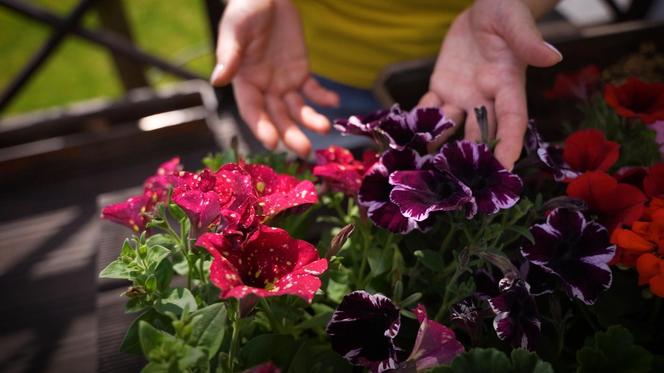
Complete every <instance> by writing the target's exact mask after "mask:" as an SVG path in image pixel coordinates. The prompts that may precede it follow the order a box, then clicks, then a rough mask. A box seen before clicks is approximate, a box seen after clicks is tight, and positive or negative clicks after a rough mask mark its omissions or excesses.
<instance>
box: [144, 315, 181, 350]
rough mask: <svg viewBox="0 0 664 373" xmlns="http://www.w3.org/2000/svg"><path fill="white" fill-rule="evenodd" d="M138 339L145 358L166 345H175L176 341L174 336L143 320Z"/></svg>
mask: <svg viewBox="0 0 664 373" xmlns="http://www.w3.org/2000/svg"><path fill="white" fill-rule="evenodd" d="M138 338H139V340H140V342H141V349H142V350H143V355H145V356H148V355H149V354H150V352H151V351H152V350H154V349H157V348H159V346H161V345H163V344H165V343H175V341H176V338H175V337H174V336H172V335H170V334H168V333H166V332H163V331H161V330H158V329H156V328H155V327H154V326H152V325H150V324H148V323H147V322H145V321H143V320H141V321H139V322H138Z"/></svg>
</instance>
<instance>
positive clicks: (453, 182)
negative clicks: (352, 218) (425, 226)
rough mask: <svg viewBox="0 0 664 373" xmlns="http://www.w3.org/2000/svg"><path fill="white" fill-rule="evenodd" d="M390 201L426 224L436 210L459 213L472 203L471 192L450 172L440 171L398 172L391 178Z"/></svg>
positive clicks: (406, 213) (408, 216)
mask: <svg viewBox="0 0 664 373" xmlns="http://www.w3.org/2000/svg"><path fill="white" fill-rule="evenodd" d="M390 184H391V185H393V186H394V188H393V189H392V192H390V200H391V201H392V202H393V203H394V204H395V205H397V206H399V210H400V211H401V214H402V215H403V216H405V217H407V218H411V219H413V220H415V221H418V222H419V221H423V220H426V219H428V218H429V215H430V214H431V213H433V212H436V211H456V210H459V209H461V208H462V207H463V206H464V205H465V204H466V203H469V202H471V201H472V199H473V197H472V193H471V191H470V189H469V188H468V187H467V186H466V185H465V184H463V183H462V182H461V181H459V179H457V178H456V177H455V176H454V175H452V174H450V173H449V172H445V171H439V170H435V169H434V170H412V171H410V170H409V171H396V172H393V173H392V174H391V175H390Z"/></svg>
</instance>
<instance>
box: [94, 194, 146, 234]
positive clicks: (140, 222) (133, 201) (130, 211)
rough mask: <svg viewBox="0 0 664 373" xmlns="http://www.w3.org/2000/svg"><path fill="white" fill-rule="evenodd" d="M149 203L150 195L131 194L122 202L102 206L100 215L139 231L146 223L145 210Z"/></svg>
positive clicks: (143, 228)
mask: <svg viewBox="0 0 664 373" xmlns="http://www.w3.org/2000/svg"><path fill="white" fill-rule="evenodd" d="M149 203H150V197H148V196H146V195H138V196H133V197H130V198H129V199H127V200H126V201H124V202H120V203H114V204H112V205H108V206H106V207H104V209H103V210H102V212H101V217H102V218H103V219H107V220H110V221H112V222H114V223H118V224H122V225H125V226H127V227H129V228H131V229H132V230H133V231H134V232H140V231H143V230H145V226H146V225H147V223H148V219H147V217H146V216H145V212H146V209H147V206H148V204H149Z"/></svg>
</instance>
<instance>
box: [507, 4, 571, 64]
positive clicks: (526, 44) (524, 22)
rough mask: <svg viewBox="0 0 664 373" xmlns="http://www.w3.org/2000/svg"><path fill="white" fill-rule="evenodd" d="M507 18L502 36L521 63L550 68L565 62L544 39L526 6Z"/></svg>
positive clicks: (508, 13) (509, 14)
mask: <svg viewBox="0 0 664 373" xmlns="http://www.w3.org/2000/svg"><path fill="white" fill-rule="evenodd" d="M505 16H506V17H505V18H504V21H503V22H502V31H503V32H502V34H503V35H502V36H503V38H504V39H505V41H506V42H507V44H508V45H509V46H510V48H511V49H512V51H513V52H514V54H515V55H516V57H517V58H518V59H519V60H521V62H524V63H526V64H528V65H532V66H536V67H549V66H553V65H555V64H557V63H558V62H560V61H562V60H563V55H562V54H561V53H560V52H559V51H558V50H557V49H556V48H555V47H554V46H553V45H551V44H549V43H547V42H545V41H544V40H543V39H542V34H540V32H539V30H538V29H537V26H536V25H535V20H534V19H533V16H532V14H531V13H530V11H529V10H528V9H527V8H526V7H525V6H524V7H519V8H518V9H513V11H512V12H507V14H505Z"/></svg>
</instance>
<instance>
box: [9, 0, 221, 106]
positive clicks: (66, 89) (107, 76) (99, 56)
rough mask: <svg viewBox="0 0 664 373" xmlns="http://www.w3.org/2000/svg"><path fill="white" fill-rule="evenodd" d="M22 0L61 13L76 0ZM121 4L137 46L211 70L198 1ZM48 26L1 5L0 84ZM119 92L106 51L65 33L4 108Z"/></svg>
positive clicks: (154, 80) (159, 79) (89, 23)
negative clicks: (62, 40)
mask: <svg viewBox="0 0 664 373" xmlns="http://www.w3.org/2000/svg"><path fill="white" fill-rule="evenodd" d="M23 1H30V2H31V3H33V4H34V5H37V6H41V7H45V8H47V9H49V10H50V11H52V12H55V13H57V14H60V15H63V16H64V15H66V13H68V12H69V11H71V9H72V8H73V7H74V6H75V5H76V3H77V0H23ZM108 1H120V0H108ZM124 8H125V11H126V14H127V17H128V19H129V22H130V26H131V29H132V32H133V36H134V39H135V41H136V44H137V45H138V47H139V48H141V49H143V50H145V51H147V52H149V53H152V54H155V55H157V56H159V57H162V58H164V59H166V60H168V61H170V62H171V63H174V64H178V65H182V66H185V67H187V68H188V69H190V70H191V71H192V72H194V73H197V74H199V75H201V76H207V75H208V74H209V73H210V71H211V69H212V66H213V55H212V48H211V41H210V33H209V27H208V20H207V16H206V14H205V8H204V2H203V1H201V0H178V1H173V0H171V1H164V0H124ZM98 24H99V21H98V16H97V12H96V9H93V10H91V11H89V12H88V13H87V15H86V16H85V18H84V21H83V25H84V26H85V27H88V28H91V29H95V28H97V27H98ZM51 32H52V28H51V27H49V26H46V25H43V24H40V23H37V22H35V21H32V20H30V19H28V18H26V17H24V16H22V15H19V14H18V13H14V12H12V11H9V10H7V9H5V8H3V7H0V61H1V68H0V89H4V88H5V87H6V85H7V84H8V83H9V81H10V80H11V79H12V77H13V76H14V75H15V74H16V73H17V72H18V71H19V70H20V69H21V68H22V66H24V64H25V63H26V62H27V61H28V60H29V58H30V57H31V56H32V55H33V54H34V53H35V52H36V51H37V50H38V49H39V48H40V46H41V45H42V44H43V43H44V41H45V40H46V39H47V38H48V36H49V35H50V34H51ZM147 77H148V80H149V82H150V83H151V84H152V85H153V86H160V85H163V84H167V83H168V82H172V81H174V80H175V78H173V77H171V76H168V75H164V74H162V73H161V72H160V71H158V70H156V69H149V70H148V71H147ZM122 93H123V89H122V85H121V83H120V81H119V79H118V76H117V73H116V71H115V67H114V66H113V63H112V59H111V55H110V53H109V52H108V51H107V50H106V49H104V48H103V47H100V46H98V45H96V44H92V43H90V42H88V41H86V40H83V39H80V38H78V37H76V36H69V37H67V38H66V39H65V40H64V42H63V43H62V44H61V45H60V46H59V47H58V48H57V50H56V51H55V52H54V54H53V55H52V56H51V58H49V59H48V61H47V62H46V63H45V64H44V65H42V67H41V69H40V70H39V71H38V73H37V74H36V75H34V76H33V77H32V78H31V80H30V82H29V83H28V84H27V85H26V86H25V87H24V89H23V90H22V91H21V92H20V93H19V95H18V96H16V97H15V98H14V100H13V101H12V103H11V104H10V106H9V107H8V108H7V111H6V112H5V114H7V115H14V114H17V113H21V112H27V111H31V110H35V109H42V108H48V107H52V106H58V105H62V104H67V103H71V102H75V101H80V100H86V99H91V98H95V97H109V98H113V97H119V96H121V95H122Z"/></svg>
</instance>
